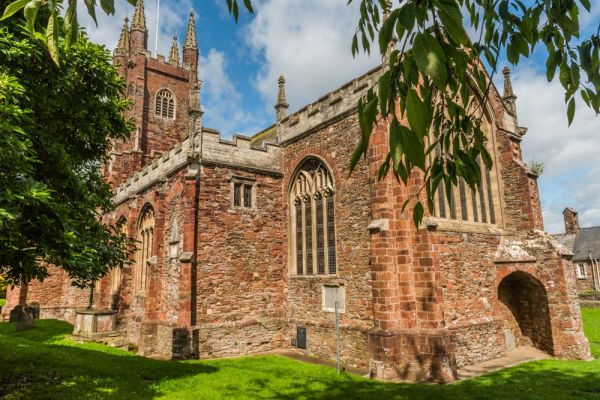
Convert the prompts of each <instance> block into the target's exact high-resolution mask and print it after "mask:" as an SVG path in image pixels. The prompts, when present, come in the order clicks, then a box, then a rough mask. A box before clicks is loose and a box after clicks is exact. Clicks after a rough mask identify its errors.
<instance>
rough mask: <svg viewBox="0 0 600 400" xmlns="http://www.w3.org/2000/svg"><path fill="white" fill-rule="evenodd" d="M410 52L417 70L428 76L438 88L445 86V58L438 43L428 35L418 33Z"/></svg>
mask: <svg viewBox="0 0 600 400" xmlns="http://www.w3.org/2000/svg"><path fill="white" fill-rule="evenodd" d="M412 52H413V55H414V59H415V62H416V63H417V67H418V68H419V70H420V71H421V72H422V73H423V74H425V75H427V76H430V77H431V78H432V79H433V80H434V82H435V84H436V85H437V86H438V87H439V88H443V87H444V86H446V65H445V62H446V58H445V56H444V52H443V50H442V47H441V46H440V44H439V43H438V41H437V40H436V39H435V38H433V37H431V35H429V34H422V33H418V34H417V35H416V36H415V40H414V42H413V48H412Z"/></svg>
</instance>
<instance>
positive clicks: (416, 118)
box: [406, 89, 431, 136]
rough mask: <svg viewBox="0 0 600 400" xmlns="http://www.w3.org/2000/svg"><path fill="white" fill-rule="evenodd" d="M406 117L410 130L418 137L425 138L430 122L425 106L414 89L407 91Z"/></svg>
mask: <svg viewBox="0 0 600 400" xmlns="http://www.w3.org/2000/svg"><path fill="white" fill-rule="evenodd" d="M406 116H407V118H408V124H409V125H410V128H411V129H412V130H413V131H414V132H416V133H417V134H418V135H419V136H425V134H426V133H427V131H428V129H429V124H430V122H431V120H430V118H428V117H427V111H426V109H425V105H424V104H423V102H422V101H421V99H420V98H419V95H418V94H417V92H416V91H415V90H414V89H411V90H409V92H408V96H407V97H406Z"/></svg>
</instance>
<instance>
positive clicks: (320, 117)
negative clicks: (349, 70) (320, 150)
mask: <svg viewBox="0 0 600 400" xmlns="http://www.w3.org/2000/svg"><path fill="white" fill-rule="evenodd" d="M383 72H384V69H383V68H382V66H381V65H378V66H376V67H375V68H373V69H371V70H370V71H368V72H367V73H365V74H363V75H361V76H359V77H358V78H355V79H353V80H351V81H350V82H347V83H345V84H344V85H342V86H341V87H339V88H338V89H336V90H334V91H332V92H329V93H327V94H325V95H324V96H322V97H320V98H319V99H318V100H317V101H315V102H313V103H310V104H307V105H305V106H304V107H302V108H301V109H299V110H298V111H296V112H295V113H293V114H290V115H288V116H287V117H286V118H284V119H283V120H281V122H280V130H279V132H280V134H279V142H280V143H284V142H287V141H289V140H291V139H293V138H294V137H296V136H298V135H300V134H302V133H304V132H306V131H307V130H310V129H312V128H314V127H315V126H318V125H320V124H322V123H323V122H325V121H327V120H330V119H332V118H335V117H336V116H338V115H340V114H342V113H344V112H347V111H349V110H353V109H355V108H356V105H357V104H358V99H359V98H360V97H361V96H362V95H363V94H365V93H366V91H367V90H368V89H369V88H371V87H373V86H374V85H375V84H376V83H377V80H378V79H379V77H380V76H381V75H382V74H383Z"/></svg>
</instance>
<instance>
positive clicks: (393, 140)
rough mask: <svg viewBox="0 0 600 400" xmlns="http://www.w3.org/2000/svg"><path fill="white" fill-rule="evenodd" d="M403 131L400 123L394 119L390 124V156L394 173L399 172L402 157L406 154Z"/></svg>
mask: <svg viewBox="0 0 600 400" xmlns="http://www.w3.org/2000/svg"><path fill="white" fill-rule="evenodd" d="M401 135H402V130H401V128H400V123H399V122H398V120H397V119H396V118H395V117H394V118H393V119H392V122H390V154H391V158H392V162H393V169H394V171H397V170H398V166H399V165H400V163H401V162H402V155H403V153H404V151H403V149H402V137H401Z"/></svg>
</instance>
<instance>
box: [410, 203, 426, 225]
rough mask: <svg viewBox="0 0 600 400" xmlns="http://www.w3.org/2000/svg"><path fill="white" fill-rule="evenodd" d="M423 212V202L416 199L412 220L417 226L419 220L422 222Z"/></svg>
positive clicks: (419, 223) (419, 222)
mask: <svg viewBox="0 0 600 400" xmlns="http://www.w3.org/2000/svg"><path fill="white" fill-rule="evenodd" d="M423 214H425V210H424V209H423V204H422V203H421V202H420V201H418V202H417V204H415V207H414V209H413V222H414V223H415V226H416V227H417V228H418V227H419V226H420V225H421V222H423Z"/></svg>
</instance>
